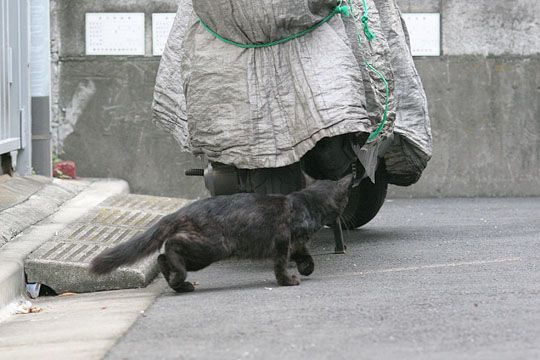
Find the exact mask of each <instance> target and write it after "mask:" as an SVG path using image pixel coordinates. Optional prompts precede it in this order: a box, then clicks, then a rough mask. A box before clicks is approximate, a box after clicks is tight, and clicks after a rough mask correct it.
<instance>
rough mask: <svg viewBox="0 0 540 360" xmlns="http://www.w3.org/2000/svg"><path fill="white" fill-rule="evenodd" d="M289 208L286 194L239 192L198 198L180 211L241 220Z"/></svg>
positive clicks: (198, 217)
mask: <svg viewBox="0 0 540 360" xmlns="http://www.w3.org/2000/svg"><path fill="white" fill-rule="evenodd" d="M289 208H290V205H289V201H288V199H287V197H286V196H285V195H279V194H276V195H263V194H255V193H238V194H233V195H220V196H216V197H211V198H206V199H201V200H197V201H195V202H193V203H192V204H190V205H188V206H186V207H184V208H182V209H181V210H179V211H178V213H179V215H182V216H187V217H189V218H192V219H207V220H209V219H213V220H223V221H232V220H237V221H240V220H241V219H243V218H245V219H251V220H253V219H254V217H264V218H266V217H273V216H276V214H283V213H287V212H289Z"/></svg>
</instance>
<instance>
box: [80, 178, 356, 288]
mask: <svg viewBox="0 0 540 360" xmlns="http://www.w3.org/2000/svg"><path fill="white" fill-rule="evenodd" d="M351 180H352V176H350V175H349V176H347V177H345V178H343V179H341V180H339V181H330V180H317V181H314V182H313V183H312V184H311V185H309V186H308V187H306V188H305V189H304V190H302V191H298V192H294V193H292V194H289V195H261V194H251V193H249V194H248V193H242V194H234V195H226V196H218V197H214V198H208V199H204V200H199V201H196V202H194V203H192V204H191V205H188V206H186V207H184V208H182V209H180V210H178V211H177V212H175V213H173V214H170V215H167V216H165V217H163V218H162V219H161V220H160V221H159V222H157V223H156V224H155V225H153V226H152V227H151V228H149V229H148V230H147V231H146V232H144V233H143V234H141V235H138V236H136V237H134V238H132V239H131V240H129V241H126V242H125V243H122V244H120V245H118V246H116V247H114V248H111V249H107V250H105V251H103V252H102V253H101V254H100V255H98V256H97V257H96V258H95V259H94V260H93V261H92V263H91V266H90V271H91V272H93V273H96V274H106V273H109V272H111V271H112V270H114V269H116V268H117V267H119V266H121V265H124V264H132V263H134V262H135V261H137V260H139V259H141V258H143V257H145V256H148V255H150V254H152V253H153V252H155V251H158V250H159V249H160V248H161V246H162V245H163V244H165V251H164V254H161V255H159V256H158V263H159V267H160V270H161V272H162V273H163V275H164V276H165V279H167V282H168V283H169V285H170V287H171V288H173V289H174V290H175V291H177V292H189V291H193V290H194V287H193V284H191V283H190V282H187V281H186V276H187V271H197V270H200V269H203V268H205V267H207V266H208V265H210V264H212V263H213V262H216V261H219V260H222V259H226V258H228V257H231V256H233V255H236V256H240V257H249V258H265V257H269V256H273V258H274V272H275V275H276V279H277V282H278V284H279V285H285V286H291V285H298V284H300V281H299V280H298V278H297V277H296V276H294V275H293V276H291V275H289V274H288V273H287V262H288V260H289V257H290V259H291V260H293V261H294V262H295V263H296V264H297V268H298V272H299V273H300V274H302V275H306V276H307V275H310V274H311V273H312V272H313V269H314V263H313V258H312V257H311V255H310V254H309V251H308V249H307V247H306V245H307V242H308V241H309V239H310V237H311V236H312V235H313V234H315V233H316V232H317V231H319V230H320V229H321V228H322V227H323V226H324V225H326V224H330V223H332V222H334V221H335V220H336V219H337V218H338V217H339V216H340V215H341V213H342V212H343V210H344V209H345V206H346V205H347V200H348V196H347V195H348V192H349V187H350V185H351Z"/></svg>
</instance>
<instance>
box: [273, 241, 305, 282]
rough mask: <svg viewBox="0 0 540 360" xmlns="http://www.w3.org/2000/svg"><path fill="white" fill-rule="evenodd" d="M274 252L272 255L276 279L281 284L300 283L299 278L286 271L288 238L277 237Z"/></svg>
mask: <svg viewBox="0 0 540 360" xmlns="http://www.w3.org/2000/svg"><path fill="white" fill-rule="evenodd" d="M275 247H276V254H275V257H274V273H275V274H276V280H277V282H278V284H279V285H281V286H294V285H300V280H299V279H298V278H297V277H296V276H295V275H289V273H288V272H287V263H288V261H289V239H288V238H287V239H286V240H285V239H279V240H276V242H275Z"/></svg>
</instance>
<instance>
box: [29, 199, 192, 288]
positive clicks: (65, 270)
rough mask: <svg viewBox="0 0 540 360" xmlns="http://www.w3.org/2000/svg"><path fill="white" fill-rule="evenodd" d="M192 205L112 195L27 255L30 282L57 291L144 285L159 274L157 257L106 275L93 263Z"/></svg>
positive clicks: (185, 201) (178, 200) (179, 200)
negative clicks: (97, 272)
mask: <svg viewBox="0 0 540 360" xmlns="http://www.w3.org/2000/svg"><path fill="white" fill-rule="evenodd" d="M187 203H188V200H184V199H175V198H165V197H157V196H144V195H134V194H122V195H116V196H114V197H111V198H109V199H107V200H105V201H104V202H103V203H101V204H99V205H98V206H97V207H95V208H94V209H92V210H91V211H89V212H88V213H87V214H86V215H85V216H83V217H82V218H80V219H78V220H77V221H75V222H73V223H71V224H69V225H68V226H67V227H66V228H64V229H62V231H60V232H59V233H58V235H56V236H55V237H54V238H53V239H52V240H51V241H48V242H47V243H45V244H43V245H42V246H41V247H40V248H39V249H37V250H36V251H35V252H33V253H32V254H31V255H30V256H29V257H28V258H27V260H26V261H25V271H26V275H27V279H28V282H36V283H41V284H45V285H47V286H49V287H50V288H52V289H53V290H55V291H56V292H57V293H63V292H77V293H82V292H91V291H103V290H114V289H128V288H137V287H144V286H146V285H148V283H149V282H150V281H151V280H152V279H154V277H155V276H156V275H157V273H158V270H157V264H156V262H155V259H154V258H153V257H149V258H147V259H145V260H143V261H141V262H139V263H137V264H135V265H131V266H126V267H121V268H119V269H118V270H116V271H114V272H112V273H111V274H109V275H106V276H95V275H92V274H90V273H89V272H88V267H89V264H90V262H91V260H92V259H93V258H94V257H95V256H97V255H98V254H99V253H100V252H102V251H103V250H105V249H107V248H109V247H112V246H115V245H117V244H119V243H121V242H123V241H127V240H129V239H130V238H131V237H133V236H136V235H137V234H139V233H141V232H143V231H145V230H146V229H148V228H149V227H150V226H151V225H152V224H154V223H155V222H157V221H158V220H159V219H160V218H161V217H162V216H163V215H166V214H168V213H170V212H173V211H175V210H176V209H179V208H180V207H182V206H185V205H186V204H187Z"/></svg>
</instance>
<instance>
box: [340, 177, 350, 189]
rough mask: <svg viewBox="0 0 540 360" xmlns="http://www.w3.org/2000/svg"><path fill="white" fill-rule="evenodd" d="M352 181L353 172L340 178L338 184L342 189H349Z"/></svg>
mask: <svg viewBox="0 0 540 360" xmlns="http://www.w3.org/2000/svg"><path fill="white" fill-rule="evenodd" d="M352 181H353V176H352V174H349V175H347V176H345V177H343V178H341V179H340V180H338V185H339V187H340V188H341V189H343V190H348V189H349V188H350V187H351V184H352Z"/></svg>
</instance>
